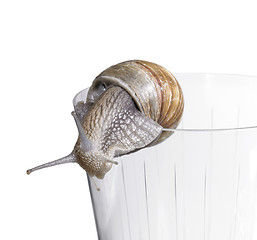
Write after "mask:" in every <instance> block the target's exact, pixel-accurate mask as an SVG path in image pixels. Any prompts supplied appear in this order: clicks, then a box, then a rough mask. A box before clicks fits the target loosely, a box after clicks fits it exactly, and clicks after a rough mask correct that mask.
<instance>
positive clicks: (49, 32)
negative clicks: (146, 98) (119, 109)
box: [0, 0, 257, 240]
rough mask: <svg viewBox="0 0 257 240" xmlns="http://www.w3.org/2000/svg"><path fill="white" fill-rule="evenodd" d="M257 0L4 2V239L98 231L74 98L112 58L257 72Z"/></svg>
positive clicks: (180, 68) (0, 90) (0, 176)
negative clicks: (75, 156) (63, 161)
mask: <svg viewBox="0 0 257 240" xmlns="http://www.w3.org/2000/svg"><path fill="white" fill-rule="evenodd" d="M256 10H257V6H256V5H255V2H254V1H247V0H241V1H235V0H233V1H229V0H215V1H206V0H205V1H203V0H202V1H200V0H194V1H181V0H180V1H161V0H159V1H154V2H153V1H149V0H148V1H140V0H137V1H132V0H130V1H121V0H119V1H114V0H109V1H77V0H73V1H66V0H62V1H58V0H44V1H38V0H31V1H28V0H23V1H14V0H6V1H5V0H2V1H1V2H0V80H1V87H0V98H1V99H0V100H1V101H0V104H1V124H0V140H1V145H0V149H1V161H0V165H1V166H0V239H5V240H6V239H27V240H30V239H49V240H52V239H63V240H65V239H76V240H80V239H81V240H82V239H90V240H96V239H97V235H96V229H95V222H94V218H93V212H92V206H91V200H90V195H89V189H88V186H87V179H86V174H85V172H84V171H83V170H82V169H81V168H80V167H79V166H78V165H76V164H67V165H63V166H58V167H55V168H51V169H50V168H49V169H45V170H42V171H39V172H36V173H34V174H31V175H30V176H27V175H26V173H25V171H26V169H27V168H30V167H33V166H35V165H39V164H41V163H44V162H46V161H50V160H54V159H56V158H58V157H61V156H64V155H65V154H68V153H69V152H70V151H71V150H72V148H73V145H74V143H75V141H76V138H77V130H76V126H75V123H74V120H73V118H72V117H71V115H70V112H71V111H72V98H73V96H74V95H75V94H76V93H77V92H78V91H80V90H82V89H84V88H86V87H88V86H90V84H91V81H92V80H93V79H94V77H95V76H96V75H98V74H99V73H100V72H101V71H102V70H104V69H105V68H107V67H109V66H110V65H113V64H116V63H118V62H121V61H125V60H129V59H143V60H148V61H153V62H156V63H159V64H160V65H163V66H165V67H166V68H168V69H169V70H170V71H171V72H214V73H236V74H248V75H257V65H256V62H257V61H256V60H257V34H256V29H257V28H256V24H257V14H256Z"/></svg>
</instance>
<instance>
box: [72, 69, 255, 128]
mask: <svg viewBox="0 0 257 240" xmlns="http://www.w3.org/2000/svg"><path fill="white" fill-rule="evenodd" d="M172 75H174V76H175V77H176V75H195V76H197V75H202V76H204V75H205V76H208V75H209V76H229V77H245V78H253V79H256V81H257V76H254V75H245V74H230V73H208V72H183V73H182V72H177V73H172ZM213 81H215V80H214V79H213ZM88 90H89V87H87V88H85V89H83V90H81V91H79V92H78V93H77V94H76V95H75V96H74V98H73V101H72V102H73V106H74V108H75V106H76V100H77V98H78V97H79V96H80V95H81V94H82V93H84V92H87V91H88ZM178 126H179V125H178ZM254 129H257V125H256V126H244V127H231V128H229V127H228V128H163V130H162V131H166V132H227V131H237V130H254Z"/></svg>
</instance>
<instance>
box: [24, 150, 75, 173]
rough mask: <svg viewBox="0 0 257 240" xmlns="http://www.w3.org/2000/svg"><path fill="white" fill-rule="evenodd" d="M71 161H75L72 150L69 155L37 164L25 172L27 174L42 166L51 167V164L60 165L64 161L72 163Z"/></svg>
mask: <svg viewBox="0 0 257 240" xmlns="http://www.w3.org/2000/svg"><path fill="white" fill-rule="evenodd" d="M73 162H77V158H76V156H75V154H74V152H72V153H70V154H69V155H67V156H65V157H62V158H60V159H57V160H54V161H51V162H48V163H45V164H42V165H39V166H37V167H34V168H31V169H28V170H27V174H28V175H29V174H30V173H32V172H34V171H36V170H39V169H43V168H48V167H52V166H56V165H60V164H65V163H73Z"/></svg>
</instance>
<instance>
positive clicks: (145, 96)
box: [87, 60, 184, 143]
mask: <svg viewBox="0 0 257 240" xmlns="http://www.w3.org/2000/svg"><path fill="white" fill-rule="evenodd" d="M112 85H117V86H120V87H122V88H123V89H124V90H126V91H127V92H128V93H129V94H130V96H131V97H132V98H133V100H134V102H135V104H136V105H137V107H138V109H139V110H140V111H141V112H143V113H144V114H145V115H146V116H147V117H150V118H151V119H153V120H154V121H156V122H157V123H158V124H160V125H161V126H162V127H163V128H171V129H172V128H176V127H177V125H178V124H179V122H180V119H181V117H182V113H183V109H184V99H183V93H182V90H181V87H180V85H179V83H178V82H177V80H176V78H175V77H174V76H173V75H172V74H171V73H170V72H169V71H168V70H167V69H165V68H164V67H162V66H160V65H158V64H155V63H151V62H147V61H141V60H132V61H126V62H122V63H119V64H117V65H114V66H111V67H109V68H107V69H106V70H104V71H103V72H102V73H100V74H99V75H98V76H97V77H96V78H95V80H94V81H93V83H92V85H91V87H90V89H89V92H88V99H87V101H88V102H91V103H94V102H95V101H96V100H97V99H98V97H99V96H100V95H101V94H102V92H103V91H104V90H105V89H106V88H107V87H109V86H112ZM171 134H172V132H163V133H162V134H161V136H160V137H159V139H158V141H157V142H156V143H160V142H161V141H163V140H164V139H166V138H167V137H168V136H170V135H171Z"/></svg>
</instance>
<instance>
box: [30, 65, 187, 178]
mask: <svg viewBox="0 0 257 240" xmlns="http://www.w3.org/2000/svg"><path fill="white" fill-rule="evenodd" d="M183 109H184V99H183V93H182V90H181V87H180V85H179V83H178V82H177V80H176V79H175V77H174V76H173V75H172V74H171V73H170V72H169V71H167V70H166V69H165V68H163V67H161V66H159V65H157V64H154V63H151V62H146V61H140V60H133V61H126V62H122V63H119V64H117V65H114V66H111V67H109V68H108V69H106V70H105V71H103V72H102V73H101V74H99V75H98V76H97V77H96V79H95V80H94V81H93V83H92V85H91V87H90V89H89V91H88V95H87V99H86V101H84V102H78V103H77V105H76V106H75V112H73V113H72V115H73V117H74V119H75V122H76V125H77V127H78V131H79V138H78V141H77V143H76V144H75V147H74V149H73V151H72V152H71V154H69V155H68V156H66V157H63V158H61V159H58V160H55V161H52V162H50V163H46V164H43V165H41V166H38V167H35V168H33V169H29V170H28V171H27V173H28V174H30V173H31V172H33V171H35V170H38V169H42V168H45V167H50V166H54V165H58V164H63V163H67V162H76V163H78V164H79V165H80V166H81V167H82V168H83V169H84V170H86V172H87V173H88V175H89V176H91V177H93V176H96V177H97V178H99V179H102V178H104V176H105V174H106V173H107V172H108V171H109V170H110V169H111V167H112V164H117V162H115V161H113V158H114V157H117V156H120V155H123V154H128V153H131V152H134V151H137V150H139V149H141V148H144V147H148V146H153V145H155V144H159V143H160V142H162V141H164V140H165V139H166V138H168V137H169V136H170V135H171V134H172V133H173V132H171V131H162V130H163V128H170V129H174V128H176V127H177V126H178V124H179V122H180V119H181V117H182V113H183Z"/></svg>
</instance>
